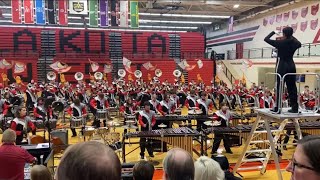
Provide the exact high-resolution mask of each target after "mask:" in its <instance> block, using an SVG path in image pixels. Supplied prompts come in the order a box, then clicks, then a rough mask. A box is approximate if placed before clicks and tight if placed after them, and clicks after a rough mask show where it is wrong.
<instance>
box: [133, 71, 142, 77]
mask: <svg viewBox="0 0 320 180" xmlns="http://www.w3.org/2000/svg"><path fill="white" fill-rule="evenodd" d="M134 76H135V77H136V78H138V79H140V78H141V77H142V72H141V71H140V70H135V71H134Z"/></svg>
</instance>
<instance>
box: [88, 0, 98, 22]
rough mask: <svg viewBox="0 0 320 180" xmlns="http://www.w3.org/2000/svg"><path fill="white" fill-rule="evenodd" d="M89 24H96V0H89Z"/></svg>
mask: <svg viewBox="0 0 320 180" xmlns="http://www.w3.org/2000/svg"><path fill="white" fill-rule="evenodd" d="M89 26H91V27H97V26H98V0H90V1H89Z"/></svg>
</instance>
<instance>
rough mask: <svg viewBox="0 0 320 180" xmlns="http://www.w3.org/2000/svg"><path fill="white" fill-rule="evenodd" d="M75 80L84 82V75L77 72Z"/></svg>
mask: <svg viewBox="0 0 320 180" xmlns="http://www.w3.org/2000/svg"><path fill="white" fill-rule="evenodd" d="M74 78H75V79H76V80H77V81H82V80H83V73H82V72H76V74H75V75H74Z"/></svg>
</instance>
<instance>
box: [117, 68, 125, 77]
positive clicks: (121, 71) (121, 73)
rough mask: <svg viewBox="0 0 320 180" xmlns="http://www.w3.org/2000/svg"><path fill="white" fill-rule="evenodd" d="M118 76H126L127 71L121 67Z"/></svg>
mask: <svg viewBox="0 0 320 180" xmlns="http://www.w3.org/2000/svg"><path fill="white" fill-rule="evenodd" d="M118 76H120V77H121V78H124V77H125V76H126V71H125V70H124V69H119V70H118Z"/></svg>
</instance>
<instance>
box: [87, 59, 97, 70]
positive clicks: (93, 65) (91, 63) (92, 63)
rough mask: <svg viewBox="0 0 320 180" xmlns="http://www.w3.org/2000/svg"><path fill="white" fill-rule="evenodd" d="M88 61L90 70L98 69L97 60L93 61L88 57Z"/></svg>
mask: <svg viewBox="0 0 320 180" xmlns="http://www.w3.org/2000/svg"><path fill="white" fill-rule="evenodd" d="M88 60H89V62H90V66H91V70H92V72H96V71H98V69H99V64H98V63H97V62H93V61H91V60H90V59H88Z"/></svg>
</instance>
